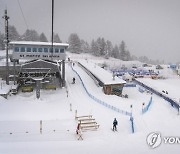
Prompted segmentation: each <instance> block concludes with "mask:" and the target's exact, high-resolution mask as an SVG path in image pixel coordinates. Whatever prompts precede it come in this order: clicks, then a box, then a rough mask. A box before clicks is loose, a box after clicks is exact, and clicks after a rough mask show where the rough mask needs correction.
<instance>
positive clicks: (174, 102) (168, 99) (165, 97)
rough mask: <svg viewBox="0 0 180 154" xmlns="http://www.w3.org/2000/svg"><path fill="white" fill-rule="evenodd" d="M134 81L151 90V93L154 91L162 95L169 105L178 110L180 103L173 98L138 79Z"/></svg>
mask: <svg viewBox="0 0 180 154" xmlns="http://www.w3.org/2000/svg"><path fill="white" fill-rule="evenodd" d="M134 81H135V82H136V83H137V84H139V85H140V86H142V87H144V88H146V89H147V90H149V91H151V92H152V93H154V94H156V95H158V96H160V97H162V98H163V99H165V100H166V101H167V102H169V103H170V105H171V106H172V107H174V108H176V109H177V110H178V112H179V108H180V105H179V104H178V103H177V102H176V101H174V100H173V99H171V98H169V97H168V96H166V95H164V94H162V93H160V92H158V91H156V90H155V89H153V88H151V87H149V86H147V85H145V84H144V83H142V82H140V81H137V80H134Z"/></svg>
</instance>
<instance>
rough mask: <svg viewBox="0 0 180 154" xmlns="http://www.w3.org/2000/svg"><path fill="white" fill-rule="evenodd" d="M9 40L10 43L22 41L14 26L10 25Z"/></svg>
mask: <svg viewBox="0 0 180 154" xmlns="http://www.w3.org/2000/svg"><path fill="white" fill-rule="evenodd" d="M8 28H9V29H8V30H9V40H10V41H18V40H19V39H20V35H19V33H18V32H17V30H16V28H15V27H14V26H11V25H9V27H8Z"/></svg>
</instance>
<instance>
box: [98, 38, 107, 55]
mask: <svg viewBox="0 0 180 154" xmlns="http://www.w3.org/2000/svg"><path fill="white" fill-rule="evenodd" d="M96 43H97V46H98V51H97V55H98V56H104V55H105V54H106V52H105V48H106V42H105V40H104V38H100V37H99V38H98V39H97V41H96Z"/></svg>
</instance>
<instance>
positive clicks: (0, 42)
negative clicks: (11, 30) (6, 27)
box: [0, 32, 4, 50]
mask: <svg viewBox="0 0 180 154" xmlns="http://www.w3.org/2000/svg"><path fill="white" fill-rule="evenodd" d="M0 50H4V34H2V33H1V32H0Z"/></svg>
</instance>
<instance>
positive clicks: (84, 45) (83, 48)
mask: <svg viewBox="0 0 180 154" xmlns="http://www.w3.org/2000/svg"><path fill="white" fill-rule="evenodd" d="M81 51H82V52H84V53H88V52H89V51H90V47H89V44H88V42H86V41H84V40H81Z"/></svg>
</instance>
